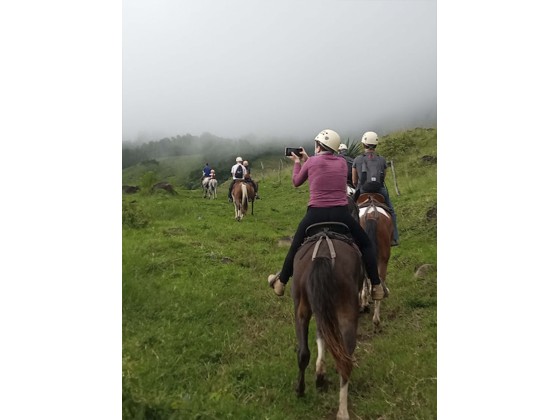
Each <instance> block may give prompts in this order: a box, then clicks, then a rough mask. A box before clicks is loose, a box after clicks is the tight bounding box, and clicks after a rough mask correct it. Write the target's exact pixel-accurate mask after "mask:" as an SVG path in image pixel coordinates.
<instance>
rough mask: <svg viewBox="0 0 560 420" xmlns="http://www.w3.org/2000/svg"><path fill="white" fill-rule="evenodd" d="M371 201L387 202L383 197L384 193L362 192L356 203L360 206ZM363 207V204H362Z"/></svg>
mask: <svg viewBox="0 0 560 420" xmlns="http://www.w3.org/2000/svg"><path fill="white" fill-rule="evenodd" d="M369 201H377V202H378V203H382V204H384V203H385V197H383V195H381V194H379V193H362V194H360V196H359V197H358V201H357V202H356V204H357V205H358V206H360V204H363V203H365V202H369ZM360 207H363V206H360Z"/></svg>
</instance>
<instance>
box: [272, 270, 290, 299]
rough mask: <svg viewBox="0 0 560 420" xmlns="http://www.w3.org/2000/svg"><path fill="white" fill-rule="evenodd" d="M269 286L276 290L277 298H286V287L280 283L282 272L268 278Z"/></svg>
mask: <svg viewBox="0 0 560 420" xmlns="http://www.w3.org/2000/svg"><path fill="white" fill-rule="evenodd" d="M268 285H269V286H270V287H272V288H273V289H274V293H276V296H284V289H285V287H286V285H285V284H284V283H282V282H281V281H280V272H278V273H276V274H271V275H270V276H268Z"/></svg>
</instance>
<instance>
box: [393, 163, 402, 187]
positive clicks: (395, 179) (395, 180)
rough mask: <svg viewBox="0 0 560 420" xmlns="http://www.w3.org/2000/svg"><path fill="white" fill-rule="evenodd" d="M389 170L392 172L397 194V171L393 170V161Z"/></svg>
mask: <svg viewBox="0 0 560 420" xmlns="http://www.w3.org/2000/svg"><path fill="white" fill-rule="evenodd" d="M391 172H393V183H394V184H395V192H396V193H397V195H401V193H400V192H399V186H398V185H397V173H396V172H395V162H394V161H391Z"/></svg>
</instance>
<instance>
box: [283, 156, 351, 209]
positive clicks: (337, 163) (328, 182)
mask: <svg viewBox="0 0 560 420" xmlns="http://www.w3.org/2000/svg"><path fill="white" fill-rule="evenodd" d="M347 171H348V169H347V165H346V161H345V160H344V159H341V158H340V157H339V156H335V155H333V154H319V155H315V156H310V157H309V159H307V161H306V162H305V163H304V164H303V165H301V164H300V163H297V162H296V163H295V164H294V172H293V174H292V183H293V184H294V186H295V187H299V186H300V185H302V184H303V183H304V182H305V180H306V179H309V202H308V204H307V205H308V206H309V207H336V206H346V205H348V198H347V196H346V173H347Z"/></svg>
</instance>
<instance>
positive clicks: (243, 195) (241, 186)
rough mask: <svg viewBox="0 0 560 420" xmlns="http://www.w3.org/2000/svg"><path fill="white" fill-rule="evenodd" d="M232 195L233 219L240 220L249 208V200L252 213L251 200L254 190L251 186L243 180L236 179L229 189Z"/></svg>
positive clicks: (253, 198) (252, 199)
mask: <svg viewBox="0 0 560 420" xmlns="http://www.w3.org/2000/svg"><path fill="white" fill-rule="evenodd" d="M231 195H232V197H233V206H234V209H235V220H237V221H238V222H240V221H241V220H242V219H243V216H245V214H246V213H247V210H248V208H249V201H250V202H251V215H252V214H253V202H254V200H255V190H254V189H253V186H252V185H250V184H248V183H246V182H243V181H236V182H235V185H234V186H233V189H232V191H231Z"/></svg>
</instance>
